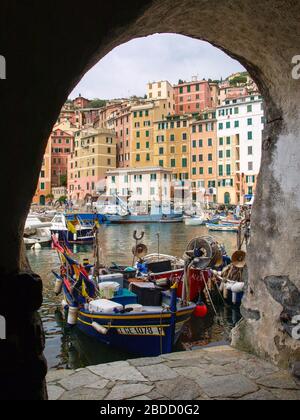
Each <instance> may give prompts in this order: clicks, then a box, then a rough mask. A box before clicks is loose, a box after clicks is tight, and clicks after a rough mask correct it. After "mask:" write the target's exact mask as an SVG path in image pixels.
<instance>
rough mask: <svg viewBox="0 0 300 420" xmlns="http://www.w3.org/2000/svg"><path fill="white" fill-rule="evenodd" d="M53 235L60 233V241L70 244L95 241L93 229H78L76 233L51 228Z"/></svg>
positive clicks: (87, 243) (86, 243)
mask: <svg viewBox="0 0 300 420" xmlns="http://www.w3.org/2000/svg"><path fill="white" fill-rule="evenodd" d="M51 234H52V235H58V240H59V242H65V241H66V240H67V242H68V243H69V244H78V245H84V244H85V245H89V244H93V243H94V235H93V231H92V229H89V230H86V229H84V230H81V231H78V232H77V234H76V235H74V234H73V233H72V232H69V231H68V230H58V229H51Z"/></svg>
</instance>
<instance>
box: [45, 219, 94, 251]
mask: <svg viewBox="0 0 300 420" xmlns="http://www.w3.org/2000/svg"><path fill="white" fill-rule="evenodd" d="M94 226H95V223H94V221H84V220H82V219H81V218H80V215H77V214H67V215H65V214H63V213H61V214H56V216H55V217H54V218H53V220H52V223H51V234H52V235H56V237H57V238H58V240H59V241H60V242H62V243H64V242H68V243H69V244H93V242H94V238H95V235H94Z"/></svg>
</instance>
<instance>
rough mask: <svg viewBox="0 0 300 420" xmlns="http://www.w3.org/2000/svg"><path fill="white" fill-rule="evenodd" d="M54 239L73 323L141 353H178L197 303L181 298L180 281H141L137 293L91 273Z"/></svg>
mask: <svg viewBox="0 0 300 420" xmlns="http://www.w3.org/2000/svg"><path fill="white" fill-rule="evenodd" d="M53 241H54V247H55V249H56V250H57V251H58V255H59V258H60V261H61V263H62V265H61V270H60V274H56V273H54V274H55V277H56V288H55V292H56V293H57V294H59V292H60V291H61V290H63V294H64V300H65V303H64V306H65V309H66V310H67V311H68V324H70V325H74V326H75V325H76V327H77V328H78V329H79V330H81V331H82V332H83V333H85V334H86V335H88V336H90V337H92V338H94V339H95V340H97V341H98V342H101V343H103V344H106V345H109V346H112V347H115V348H119V349H122V350H123V351H126V352H129V353H132V354H135V355H140V356H158V355H160V354H164V353H170V352H172V350H173V347H174V345H175V344H176V342H177V340H178V339H179V337H180V334H181V332H182V329H183V327H184V325H185V323H186V322H188V321H189V319H190V318H191V316H192V314H193V312H194V310H195V308H196V306H197V305H196V304H195V303H190V302H185V301H184V300H182V299H180V298H178V297H177V283H176V282H174V284H173V285H172V287H171V288H170V290H168V291H162V290H161V289H159V288H158V287H157V286H155V285H154V284H153V283H150V282H148V283H145V284H144V285H143V284H142V283H139V284H136V285H135V287H136V290H137V293H135V289H133V291H131V292H130V291H125V289H123V288H122V287H121V286H120V287H118V284H117V287H116V284H114V283H110V284H108V282H107V283H106V282H104V283H101V282H99V279H100V278H99V277H98V278H97V277H96V278H95V277H94V276H91V275H90V274H89V271H88V270H90V269H92V268H91V266H87V267H83V266H81V265H80V264H79V263H78V262H76V261H75V260H74V259H73V257H72V255H71V252H70V250H68V249H67V248H66V246H65V245H61V244H59V242H58V241H57V240H56V238H55V237H53ZM104 290H106V291H105V293H104V292H103V291H104ZM103 293H104V295H103ZM153 298H154V300H153ZM128 302H129V303H128ZM147 302H149V303H147ZM151 302H152V304H151Z"/></svg>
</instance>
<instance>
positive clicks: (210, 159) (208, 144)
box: [190, 108, 218, 202]
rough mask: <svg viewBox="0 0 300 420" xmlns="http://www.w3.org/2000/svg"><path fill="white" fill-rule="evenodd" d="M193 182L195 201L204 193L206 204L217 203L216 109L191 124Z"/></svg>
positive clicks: (206, 112) (205, 112) (203, 113)
mask: <svg viewBox="0 0 300 420" xmlns="http://www.w3.org/2000/svg"><path fill="white" fill-rule="evenodd" d="M190 145H191V181H192V188H193V193H194V199H195V197H197V195H198V194H200V193H202V194H203V195H204V199H205V201H206V202H216V201H217V186H218V185H217V177H218V174H217V147H218V145H217V117H216V109H215V108H211V109H207V110H206V111H204V112H202V113H201V114H200V115H199V116H198V117H197V119H196V120H193V122H192V123H191V124H190Z"/></svg>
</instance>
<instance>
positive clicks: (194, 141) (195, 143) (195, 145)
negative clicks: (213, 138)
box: [193, 140, 197, 149]
mask: <svg viewBox="0 0 300 420" xmlns="http://www.w3.org/2000/svg"><path fill="white" fill-rule="evenodd" d="M196 147H197V141H196V140H193V148H194V149H195V148H196Z"/></svg>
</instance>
